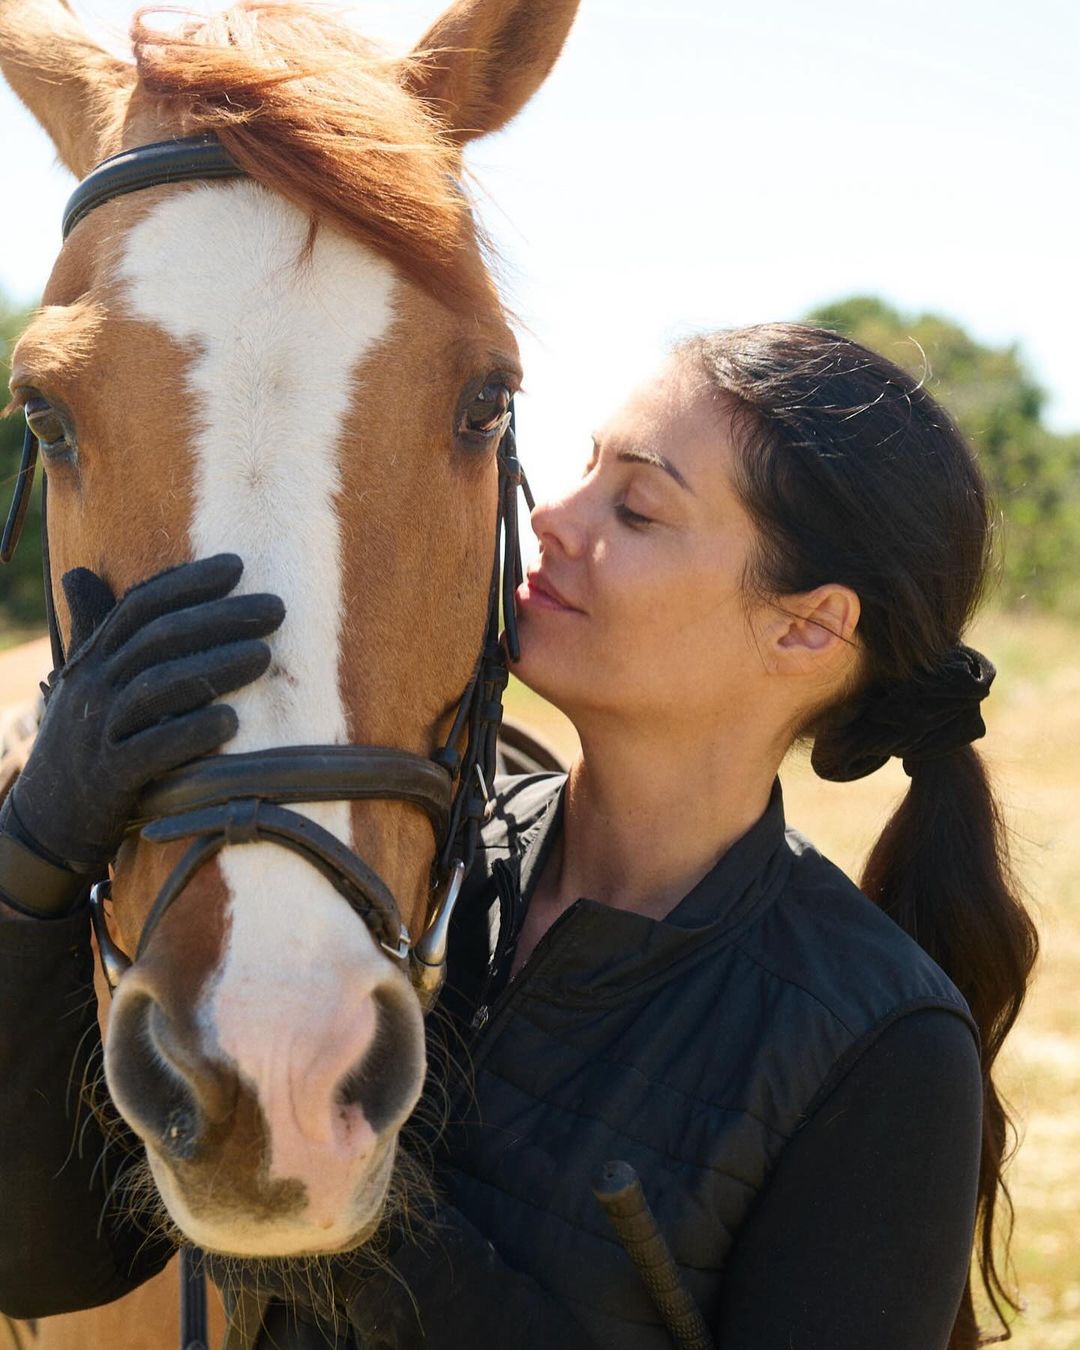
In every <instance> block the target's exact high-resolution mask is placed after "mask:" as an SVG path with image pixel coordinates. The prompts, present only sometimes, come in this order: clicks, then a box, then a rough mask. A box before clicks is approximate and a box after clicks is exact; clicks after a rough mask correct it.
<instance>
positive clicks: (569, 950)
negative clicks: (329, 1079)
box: [0, 325, 1036, 1350]
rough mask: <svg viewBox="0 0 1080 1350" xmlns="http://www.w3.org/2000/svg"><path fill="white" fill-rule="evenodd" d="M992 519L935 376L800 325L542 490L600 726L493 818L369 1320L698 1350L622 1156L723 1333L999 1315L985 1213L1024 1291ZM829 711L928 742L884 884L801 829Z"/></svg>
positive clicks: (390, 1334)
mask: <svg viewBox="0 0 1080 1350" xmlns="http://www.w3.org/2000/svg"><path fill="white" fill-rule="evenodd" d="M988 522H989V506H988V502H987V496H986V490H985V486H984V484H983V481H982V479H981V476H980V474H979V471H978V469H977V466H976V464H975V462H974V460H973V458H972V455H971V453H970V451H969V450H968V449H967V447H966V446H965V444H964V443H963V441H962V439H961V437H960V436H959V434H958V433H957V432H956V430H955V429H954V428H953V426H952V424H951V423H950V421H949V419H948V418H947V416H946V415H945V414H944V412H943V411H942V410H941V409H940V408H939V407H938V406H937V405H936V404H935V403H934V401H933V400H932V399H931V398H930V397H929V395H928V394H927V393H926V392H925V390H924V389H922V388H921V387H920V386H919V385H918V384H917V383H916V382H915V381H914V380H913V379H911V377H909V376H908V375H907V374H905V373H904V372H903V371H901V370H899V369H898V368H897V367H895V366H893V365H891V364H890V363H889V362H887V361H884V360H883V359H882V358H880V357H878V356H875V355H873V354H872V353H870V352H868V351H866V350H865V349H863V348H861V347H859V346H857V345H856V344H854V343H851V342H849V341H847V340H845V339H843V338H839V337H837V336H836V335H835V334H831V333H826V332H823V331H820V330H816V329H809V328H803V327H797V326H792V325H773V326H764V327H759V328H753V329H748V330H744V331H741V332H735V333H722V334H718V335H715V336H713V337H710V338H705V339H700V340H696V341H694V342H691V343H688V344H686V345H685V346H684V347H682V348H681V349H680V350H679V351H678V352H677V354H676V355H675V357H674V358H673V359H672V361H671V362H670V363H669V364H668V365H667V367H666V368H665V369H664V370H663V371H662V372H661V373H660V375H659V376H658V377H657V378H656V379H655V380H653V381H652V382H651V383H650V384H648V385H646V386H645V387H644V388H643V389H641V390H640V391H638V393H637V394H636V395H635V396H634V397H633V398H632V399H631V400H630V402H629V403H628V404H627V405H626V406H625V408H624V409H623V410H622V411H621V412H620V413H619V414H617V415H616V417H615V418H614V419H613V420H612V421H611V422H610V423H609V424H608V426H607V427H606V428H605V429H604V430H603V432H602V433H601V434H600V436H599V437H598V438H597V442H596V446H595V451H594V454H593V458H592V460H591V462H590V464H589V466H588V468H587V471H586V474H585V477H584V478H583V480H582V481H581V483H580V484H579V485H578V486H577V487H576V488H575V489H574V491H573V492H571V493H570V494H569V495H568V496H567V497H565V498H564V499H563V500H562V501H560V502H558V503H554V504H551V505H548V506H545V507H541V508H537V510H536V511H535V512H534V515H533V524H534V527H535V529H536V532H537V534H538V536H539V539H540V545H541V554H540V561H539V564H538V566H537V567H536V568H535V569H533V570H532V571H531V572H530V575H529V578H528V580H527V581H526V583H525V585H524V586H523V587H522V589H521V591H520V592H519V595H518V602H519V613H520V626H521V639H522V656H521V662H520V666H519V667H518V673H519V674H520V675H521V677H522V678H523V679H524V680H525V682H526V683H528V684H530V685H531V686H532V687H533V688H534V689H536V690H537V691H538V692H540V693H542V694H544V695H546V696H547V697H548V698H550V699H551V700H552V701H553V702H554V703H556V704H557V705H558V706H560V707H561V708H563V709H564V711H566V712H567V713H568V714H569V715H570V716H571V718H572V719H573V721H574V724H575V726H576V728H577V730H578V732H579V735H580V738H581V746H582V749H581V753H580V756H579V757H578V759H577V760H576V761H575V763H574V765H573V767H572V769H571V771H570V774H569V777H568V779H567V780H566V781H565V783H564V782H563V780H562V779H561V778H560V777H558V776H549V777H541V778H534V779H526V780H517V781H515V782H511V783H509V784H506V785H504V790H503V791H502V793H501V794H500V796H499V799H498V803H497V809H496V811H495V814H494V816H493V818H492V820H491V822H490V824H489V826H488V827H487V830H486V832H485V841H484V842H485V851H484V854H483V856H482V859H481V863H480V864H479V865H478V867H477V869H476V871H475V873H474V875H473V877H472V879H471V886H470V889H469V891H468V893H467V894H466V895H465V896H464V897H463V899H462V902H461V904H460V907H459V916H458V920H457V923H456V927H455V931H454V934H453V940H452V948H451V978H450V982H449V985H448V988H447V991H446V994H445V996H444V999H443V1012H444V1017H443V1019H442V1021H441V1024H440V1025H441V1027H442V1031H443V1041H444V1044H445V1045H446V1047H447V1051H448V1053H447V1054H446V1055H438V1054H436V1055H434V1056H433V1060H434V1062H436V1063H444V1062H450V1063H453V1062H454V1061H455V1060H456V1061H461V1059H462V1056H461V1055H460V1054H458V1053H457V1046H458V1043H459V1038H461V1037H464V1038H465V1040H466V1043H467V1045H468V1050H469V1055H468V1058H469V1060H470V1063H471V1075H470V1076H468V1077H466V1075H465V1074H464V1073H462V1072H461V1071H460V1070H455V1069H453V1068H448V1069H446V1070H445V1071H442V1072H439V1073H437V1074H435V1075H433V1082H432V1091H431V1095H432V1099H433V1101H436V1102H438V1101H442V1100H447V1101H448V1103H449V1104H448V1105H447V1106H444V1107H443V1108H442V1111H441V1114H442V1115H443V1116H445V1118H446V1119H447V1121H448V1124H447V1127H446V1129H445V1130H444V1131H443V1132H442V1134H441V1136H440V1137H439V1139H438V1140H437V1141H436V1142H435V1143H434V1144H433V1145H432V1146H433V1147H434V1149H435V1164H436V1174H437V1179H438V1181H439V1183H440V1188H441V1192H442V1196H443V1198H442V1200H441V1201H440V1203H439V1209H438V1213H437V1215H436V1223H435V1229H434V1240H427V1241H420V1242H413V1241H410V1240H405V1239H404V1238H402V1239H400V1240H398V1241H397V1242H396V1244H395V1246H394V1247H393V1249H392V1252H391V1258H392V1264H391V1268H390V1269H389V1270H388V1271H384V1272H382V1273H378V1274H372V1273H371V1272H370V1270H367V1269H365V1268H364V1266H363V1265H362V1263H361V1262H352V1263H350V1262H346V1261H342V1262H341V1263H340V1265H339V1270H338V1289H337V1292H338V1298H339V1301H340V1303H341V1304H343V1305H344V1306H345V1307H346V1308H347V1312H348V1317H349V1320H350V1322H351V1324H352V1327H353V1328H354V1330H355V1334H356V1335H357V1337H358V1341H359V1344H361V1345H363V1346H365V1347H369V1346H386V1347H390V1346H397V1347H401V1346H411V1345H414V1344H416V1345H425V1346H428V1347H436V1348H437V1347H440V1346H442V1347H457V1346H465V1345H469V1346H474V1345H483V1346H504V1345H505V1346H532V1345H536V1346H539V1345H549V1344H552V1343H559V1344H564V1345H582V1346H585V1345H598V1346H618V1347H625V1348H626V1350H635V1348H636V1347H643V1348H644V1347H657V1348H659V1347H662V1346H666V1345H669V1344H670V1340H669V1338H668V1334H667V1332H666V1331H665V1330H664V1328H663V1326H662V1324H661V1321H660V1317H659V1315H658V1313H657V1311H656V1309H655V1308H654V1307H653V1305H652V1304H651V1302H650V1299H649V1296H648V1294H647V1292H646V1290H645V1287H644V1285H643V1283H642V1282H641V1280H640V1279H639V1277H638V1276H637V1274H636V1272H635V1269H634V1267H633V1265H632V1264H631V1263H630V1261H629V1259H628V1258H627V1256H626V1254H625V1253H624V1252H623V1251H622V1249H621V1248H620V1246H619V1244H618V1242H617V1241H616V1240H615V1237H614V1234H613V1232H612V1230H611V1228H610V1225H609V1223H608V1220H607V1217H606V1215H605V1214H604V1213H603V1211H602V1210H601V1209H600V1207H599V1206H598V1204H597V1202H596V1200H595V1199H594V1197H593V1195H592V1191H591V1183H592V1181H593V1179H594V1177H595V1175H596V1172H597V1169H598V1168H599V1167H600V1166H601V1165H602V1164H603V1163H604V1162H606V1161H607V1160H609V1159H613V1158H618V1159H625V1160H627V1161H629V1162H630V1163H631V1164H633V1166H634V1167H635V1168H636V1169H637V1171H638V1172H639V1174H640V1176H641V1178H642V1181H643V1184H644V1189H645V1192H646V1195H647V1196H648V1199H649V1201H650V1202H651V1205H652V1207H653V1209H654V1211H655V1213H656V1215H657V1218H658V1220H659V1223H660V1227H661V1229H662V1230H663V1232H664V1234H665V1236H666V1237H667V1240H668V1242H669V1244H670V1246H671V1248H672V1251H673V1254H674V1257H675V1260H676V1262H677V1264H678V1266H679V1269H680V1273H681V1275H682V1277H683V1279H684V1282H685V1283H686V1285H687V1286H688V1287H689V1288H690V1290H691V1292H692V1293H693V1295H694V1296H695V1298H696V1299H697V1301H698V1303H699V1305H700V1306H701V1308H702V1310H703V1312H704V1315H705V1318H706V1320H707V1322H708V1323H709V1324H710V1326H711V1328H712V1330H713V1333H714V1335H715V1337H716V1340H717V1343H718V1344H719V1345H720V1346H722V1347H724V1348H725V1350H740V1348H742V1347H746V1350H750V1348H751V1347H752V1348H753V1350H772V1348H773V1347H776V1350H779V1348H780V1347H787V1348H791V1347H794V1348H795V1350H799V1348H800V1347H801V1348H803V1350H817V1348H818V1347H829V1348H830V1350H847V1348H848V1347H850V1348H851V1350H854V1348H855V1347H859V1348H860V1350H865V1347H868V1346H871V1345H873V1346H874V1347H877V1350H933V1347H945V1346H946V1345H949V1346H951V1347H953V1350H960V1347H967V1346H974V1345H975V1344H976V1337H977V1332H976V1328H975V1320H974V1313H973V1308H972V1301H971V1298H970V1294H969V1292H968V1288H967V1276H968V1267H969V1261H970V1255H971V1245H972V1233H973V1228H974V1225H975V1222H976V1211H977V1210H978V1250H979V1263H980V1267H981V1271H982V1275H983V1279H984V1282H985V1283H986V1285H987V1288H988V1289H989V1290H990V1292H991V1296H992V1297H993V1296H994V1295H995V1294H996V1295H997V1296H998V1297H999V1298H1000V1297H1003V1296H1004V1295H1003V1292H1002V1290H1001V1286H1000V1284H999V1283H998V1279H997V1274H996V1268H995V1264H994V1255H993V1249H992V1245H991V1241H990V1233H991V1226H992V1221H993V1215H994V1209H995V1198H996V1196H997V1194H998V1189H999V1182H1000V1169H1001V1163H1002V1155H1003V1150H1004V1142H1005V1115H1004V1111H1003V1108H1002V1105H1001V1103H1000V1101H999V1098H998V1096H997V1094H996V1092H995V1089H994V1087H993V1084H992V1081H991V1078H990V1069H991V1066H992V1064H993V1060H994V1058H995V1056H996V1054H997V1052H998V1049H999V1048H1000V1045H1001V1041H1002V1039H1003V1037H1004V1035H1005V1034H1006V1033H1007V1031H1008V1029H1009V1027H1010V1026H1011V1024H1012V1021H1013V1020H1014V1018H1015V1016H1016V1013H1017V1011H1018V1009H1019V1006H1020V1003H1021V1000H1022V997H1023V992H1024V985H1025V981H1026V977H1027V974H1028V972H1029V970H1030V967H1031V964H1032V961H1033V959H1034V954H1035V946H1036V943H1035V936H1034V932H1033V929H1032V927H1031V924H1030V921H1029V919H1028V918H1027V916H1026V914H1025V913H1024V910H1023V908H1022V906H1021V905H1020V903H1019V901H1018V900H1017V898H1016V897H1015V895H1014V893H1013V891H1012V890H1011V888H1010V882H1009V879H1008V877H1007V875H1006V873H1005V872H1004V870H1003V862H1002V859H1003V840H1002V835H1001V826H1000V820H999V817H998V815H997V812H996V808H995V806H994V802H993V799H992V797H991V794H990V791H989V788H988V785H987V781H986V778H985V775H984V772H983V770H982V767H981V764H980V761H979V759H978V756H977V754H976V752H975V750H974V749H973V748H972V746H971V742H972V741H973V740H975V739H977V738H978V737H979V736H981V735H982V734H983V730H984V728H983V723H982V719H981V716H980V713H979V704H980V701H981V699H982V698H983V697H984V696H985V694H986V692H987V690H988V688H989V684H990V680H991V679H992V676H993V668H992V667H991V666H990V664H989V662H988V661H986V660H985V658H983V657H981V656H979V654H978V653H975V652H973V651H971V650H970V649H969V648H966V647H963V646H962V645H961V644H960V638H961V635H962V633H963V629H964V626H965V624H966V623H967V621H968V619H969V618H970V615H971V613H972V611H973V609H974V607H975V605H976V602H977V600H978V598H979V594H980V590H981V588H982V585H983V581H984V579H985V576H986V570H987V559H988V555H989V524H988ZM249 678H250V677H249ZM803 737H807V738H812V739H813V744H814V749H813V763H814V765H815V768H816V769H817V770H818V772H819V773H820V774H822V775H823V776H825V777H827V778H832V779H841V780H842V779H853V778H857V777H861V776H862V775H864V774H866V773H869V772H872V771H873V770H874V769H876V768H878V767H880V766H881V765H882V764H883V763H885V762H886V760H887V759H888V758H889V757H890V756H899V757H900V758H902V760H903V763H904V767H905V769H906V770H907V772H908V774H909V775H910V778H911V785H910V789H909V792H908V794H907V796H906V798H905V800H904V802H903V803H902V804H901V806H900V808H899V809H898V811H897V813H896V815H895V816H894V818H893V819H892V820H891V821H890V823H889V825H888V827H887V828H886V830H885V832H884V834H883V835H882V837H881V839H880V840H879V842H878V844H877V845H876V847H875V848H874V850H873V852H872V854H871V856H870V859H869V862H868V864H867V868H866V871H865V874H864V876H863V878H862V886H863V891H864V892H865V895H864V894H862V893H860V891H859V890H857V889H856V887H855V886H854V885H853V884H852V883H851V882H850V881H848V880H847V879H846V878H845V877H844V876H843V875H842V874H841V873H839V872H838V871H837V869H835V868H834V867H832V865H831V864H829V863H828V862H827V861H826V860H824V859H823V858H821V857H820V856H819V855H818V854H817V853H816V852H815V851H814V849H813V847H812V846H811V845H810V844H809V843H807V842H806V841H805V840H803V839H801V838H800V837H799V836H797V835H794V834H790V833H789V834H785V826H784V819H783V806H782V800H781V795H780V790H779V785H778V783H777V782H776V774H777V770H778V768H779V766H780V764H781V761H782V760H783V758H784V756H785V754H786V753H787V751H788V750H789V748H790V747H791V745H792V743H793V742H794V741H795V740H797V739H799V738H803ZM2 880H3V879H2V878H0V884H2ZM867 896H868V897H869V900H870V901H872V902H874V903H869V902H868V900H867V898H866V897H867ZM905 929H906V930H907V932H906V933H905V931H904V930H905ZM908 934H911V935H912V936H908ZM913 937H914V938H917V939H918V942H916V941H914V940H913ZM447 1093H448V1094H449V1096H448V1098H446V1097H445V1096H444V1094H447ZM147 1273H149V1271H147ZM403 1286H404V1287H407V1288H408V1289H409V1290H411V1294H412V1297H411V1298H409V1297H406V1296H405V1295H404V1294H403V1292H402V1288H403ZM273 1321H274V1319H272V1322H273ZM270 1332H271V1334H272V1336H273V1337H275V1338H276V1342H277V1343H278V1344H289V1343H290V1342H289V1341H288V1339H287V1337H288V1336H289V1335H290V1334H292V1335H293V1336H294V1338H295V1337H299V1336H300V1335H301V1333H300V1332H299V1331H298V1330H297V1329H296V1328H295V1326H293V1327H292V1329H291V1331H290V1330H289V1328H288V1327H287V1325H286V1322H285V1319H284V1317H283V1315H282V1316H278V1317H277V1320H276V1322H274V1325H272V1326H271V1328H270ZM268 1343H270V1342H269V1340H268ZM295 1343H297V1344H299V1343H300V1342H299V1341H298V1340H296V1341H295ZM305 1343H306V1342H305Z"/></svg>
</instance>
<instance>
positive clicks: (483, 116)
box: [402, 0, 578, 145]
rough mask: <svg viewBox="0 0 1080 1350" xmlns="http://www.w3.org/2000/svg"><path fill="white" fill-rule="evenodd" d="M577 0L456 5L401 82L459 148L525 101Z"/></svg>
mask: <svg viewBox="0 0 1080 1350" xmlns="http://www.w3.org/2000/svg"><path fill="white" fill-rule="evenodd" d="M577 7H578V0H456V3H455V4H453V5H451V6H450V8H449V9H448V10H447V11H446V13H445V14H444V15H443V16H442V18H441V19H438V20H437V21H436V22H435V24H433V25H432V27H431V28H430V29H429V30H428V31H427V33H425V35H424V37H423V38H422V39H421V41H420V43H419V45H418V46H417V48H416V50H415V51H414V52H413V54H412V56H411V57H410V59H409V62H408V64H407V65H406V66H404V67H403V73H402V80H403V82H404V84H405V86H406V88H408V89H409V90H410V91H411V92H412V93H413V94H415V95H416V96H417V97H418V98H422V99H423V100H424V101H425V102H426V103H428V104H430V106H431V108H432V110H433V112H434V113H435V115H436V116H437V117H438V118H439V119H440V121H442V122H443V123H444V124H445V125H446V128H447V130H448V131H449V132H450V135H451V137H452V138H453V139H454V140H455V141H457V142H458V144H459V145H464V144H465V142H466V141H470V140H473V139H474V138H475V137H477V136H486V135H487V134H488V132H491V131H497V130H498V129H499V128H500V127H501V126H504V125H505V124H506V123H507V122H509V120H510V119H511V117H513V116H514V115H515V113H518V112H520V111H521V109H522V108H523V107H524V106H525V104H526V103H528V101H529V99H530V98H532V96H533V94H534V93H535V92H536V91H537V89H539V87H540V85H541V84H543V82H544V80H545V79H546V78H547V76H548V74H549V72H550V71H551V67H552V66H553V65H554V64H555V61H556V58H557V57H558V55H559V52H560V51H562V47H563V43H564V42H565V41H566V35H567V33H569V31H570V26H571V24H572V23H573V22H574V15H575V14H576V13H577Z"/></svg>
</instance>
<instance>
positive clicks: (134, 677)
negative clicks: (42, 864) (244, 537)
mask: <svg viewBox="0 0 1080 1350" xmlns="http://www.w3.org/2000/svg"><path fill="white" fill-rule="evenodd" d="M243 570H244V568H243V563H242V562H241V561H240V559H239V558H238V557H236V556H235V555H234V554H231V553H222V554H219V555H217V556H216V557H213V558H205V559H202V560H201V561H199V562H192V563H183V564H182V565H181V566H179V567H174V568H172V569H170V570H169V571H166V572H160V573H158V575H157V576H154V577H151V578H150V579H149V580H148V581H144V582H141V583H140V584H139V585H137V586H134V587H133V588H132V589H131V590H130V591H128V592H127V594H126V595H125V596H124V597H123V599H122V600H120V602H119V603H117V602H116V601H115V599H114V597H113V594H112V592H111V591H110V589H109V587H108V586H107V584H106V583H105V582H104V581H103V580H102V579H101V578H100V577H98V576H97V575H96V574H95V573H93V572H90V571H87V570H86V569H85V568H77V569H75V570H74V571H72V572H68V573H66V574H65V576H64V578H63V582H62V584H63V587H64V595H65V598H66V599H67V602H68V607H69V611H70V614H71V619H72V640H71V650H72V652H73V655H72V656H71V658H70V660H69V661H68V662H67V664H66V665H65V666H64V667H63V669H62V670H61V671H60V672H59V674H57V675H54V677H53V679H52V680H51V681H50V689H49V690H48V693H47V705H46V712H45V716H44V718H43V720H42V723H41V728H40V730H39V732H38V735H37V739H36V740H35V742H34V748H33V750H32V751H31V754H30V758H29V760H28V761H27V764H26V767H25V768H24V769H23V771H22V773H21V774H20V775H19V777H18V779H17V780H16V782H15V786H14V787H13V788H12V790H11V794H10V796H9V797H8V799H7V801H6V802H5V803H4V807H3V810H2V811H0V832H6V833H8V834H9V835H11V836H13V837H14V839H15V840H16V841H18V843H19V844H20V845H21V846H23V847H25V846H29V848H30V849H31V850H33V851H34V852H35V853H36V854H38V855H40V857H42V858H43V859H45V860H47V862H49V863H52V864H57V863H58V864H61V865H62V866H64V867H66V868H68V869H69V870H70V871H72V872H73V873H77V874H85V875H88V876H95V875H96V876H102V875H104V872H105V869H106V866H107V864H108V863H109V862H110V861H111V860H112V858H113V857H114V856H115V854H116V852H117V850H118V849H119V847H120V844H121V842H122V840H123V837H124V833H125V829H126V827H127V823H128V821H129V820H130V818H131V816H132V814H133V811H134V807H135V803H136V801H137V800H138V797H139V795H140V793H141V792H142V790H143V789H144V788H145V787H146V785H147V784H148V783H150V782H151V781H152V780H153V779H155V778H157V777H159V776H160V775H161V774H163V773H165V772H166V771H167V770H169V769H173V768H175V767H176V766H177V765H180V764H183V763H186V762H187V761H188V760H191V759H196V758H198V756H200V755H205V754H208V753H209V752H210V751H212V750H214V749H216V748H217V746H219V745H220V744H221V743H222V742H223V741H227V740H228V739H229V738H230V737H231V736H233V735H234V734H235V733H236V728H237V717H236V713H235V712H234V710H233V709H232V708H230V707H229V706H228V705H226V704H221V703H214V702H213V700H214V699H216V698H218V697H219V696H220V695H222V694H226V693H228V692H229V691H230V690H233V689H240V688H242V687H243V686H244V685H246V684H250V683H251V681H252V680H255V679H257V678H258V676H260V675H261V674H262V673H263V672H264V671H265V670H266V668H267V666H268V665H269V664H270V648H269V647H268V646H267V644H266V643H265V642H264V641H262V640H261V639H262V638H264V637H265V636H266V635H267V634H269V633H272V632H273V631H274V629H276V628H277V627H279V625H280V624H281V622H282V619H283V618H284V617H285V607H284V605H283V604H282V602H281V600H280V599H278V597H277V596H275V595H232V596H231V595H229V592H230V591H231V590H233V588H234V587H235V586H236V584H237V582H238V581H239V580H240V576H241V573H242V572H243ZM4 880H5V878H4V877H3V876H0V885H2V884H3V882H4ZM4 889H6V890H8V891H10V890H11V886H10V881H9V883H8V885H7V886H6V887H4ZM10 898H13V899H15V900H16V902H17V906H18V907H19V908H22V909H29V910H31V912H37V906H35V904H34V896H33V895H32V894H29V893H28V894H26V895H25V897H24V896H23V895H19V896H11V897H10ZM68 903H70V896H69V900H68ZM50 911H52V912H55V904H47V905H46V906H45V907H44V908H43V909H42V910H41V911H40V912H42V913H47V912H50Z"/></svg>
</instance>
